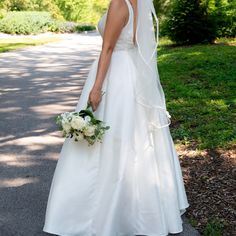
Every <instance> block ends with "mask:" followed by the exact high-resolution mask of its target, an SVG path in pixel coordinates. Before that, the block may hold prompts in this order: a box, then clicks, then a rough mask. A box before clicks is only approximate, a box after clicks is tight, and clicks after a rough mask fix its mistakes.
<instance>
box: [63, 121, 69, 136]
mask: <svg viewBox="0 0 236 236" xmlns="http://www.w3.org/2000/svg"><path fill="white" fill-rule="evenodd" d="M62 128H63V130H64V131H65V132H66V133H69V132H70V129H71V125H70V123H68V122H62Z"/></svg>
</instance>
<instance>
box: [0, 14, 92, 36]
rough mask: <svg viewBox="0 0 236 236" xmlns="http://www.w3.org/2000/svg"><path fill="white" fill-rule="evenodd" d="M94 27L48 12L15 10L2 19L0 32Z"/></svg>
mask: <svg viewBox="0 0 236 236" xmlns="http://www.w3.org/2000/svg"><path fill="white" fill-rule="evenodd" d="M93 29H94V27H93V26H91V25H78V24H77V23H75V22H66V21H61V20H56V19H53V18H52V16H51V14H50V13H48V12H34V11H33V12H30V11H20V12H18V11H13V12H8V13H7V14H6V16H5V17H4V18H3V19H1V20H0V32H4V33H8V34H38V33H43V32H48V31H50V32H61V33H70V32H75V31H79V32H81V31H85V30H87V31H88V30H93Z"/></svg>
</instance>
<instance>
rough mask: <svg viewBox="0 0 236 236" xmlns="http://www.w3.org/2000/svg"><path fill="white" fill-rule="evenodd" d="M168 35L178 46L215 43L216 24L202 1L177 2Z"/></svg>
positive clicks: (174, 5)
mask: <svg viewBox="0 0 236 236" xmlns="http://www.w3.org/2000/svg"><path fill="white" fill-rule="evenodd" d="M165 27H166V30H165V32H166V34H167V35H168V36H169V37H170V39H171V40H173V41H175V42H176V43H178V44H195V43H202V42H213V41H214V39H215V38H216V24H215V21H214V19H213V18H212V17H210V16H209V15H208V14H207V9H206V7H204V6H203V5H201V1H200V0H175V2H174V4H173V7H172V10H171V12H170V15H169V16H168V20H167V22H166V26H165Z"/></svg>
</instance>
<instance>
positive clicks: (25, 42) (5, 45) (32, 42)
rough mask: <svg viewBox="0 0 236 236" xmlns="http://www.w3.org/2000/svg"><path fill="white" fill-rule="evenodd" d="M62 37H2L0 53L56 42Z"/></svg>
mask: <svg viewBox="0 0 236 236" xmlns="http://www.w3.org/2000/svg"><path fill="white" fill-rule="evenodd" d="M59 40H60V39H59V38H58V37H48V38H40V39H32V38H28V37H19V38H9V39H0V53H2V52H8V51H12V50H15V49H19V48H25V47H28V46H36V45H42V44H46V43H50V42H56V41H59Z"/></svg>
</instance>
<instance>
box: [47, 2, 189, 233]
mask: <svg viewBox="0 0 236 236" xmlns="http://www.w3.org/2000/svg"><path fill="white" fill-rule="evenodd" d="M152 15H153V16H154V18H155V19H156V20H157V18H156V14H155V10H154V7H153V3H152V1H151V0H112V1H111V2H110V5H109V9H108V11H107V13H106V14H104V15H103V17H102V18H101V20H100V21H99V24H98V29H99V31H100V33H101V35H102V37H103V46H102V51H101V54H100V57H99V58H97V60H95V62H94V63H93V65H92V67H91V70H90V72H89V75H88V78H87V80H86V83H85V86H84V88H83V91H82V94H81V96H80V100H79V102H78V105H77V108H76V110H77V111H80V110H81V109H84V108H85V107H86V105H87V103H90V104H91V106H92V109H93V111H94V114H95V116H96V117H97V118H99V119H101V120H103V121H104V122H106V124H107V125H109V126H110V129H109V130H108V131H106V133H105V136H104V137H103V142H102V143H95V144H94V145H92V146H88V145H87V144H86V143H85V142H83V141H80V142H75V141H73V139H69V138H67V139H66V140H65V142H64V144H63V147H62V150H61V153H60V157H59V160H58V163H57V167H56V170H55V173H54V177H53V181H52V185H51V190H50V194H49V199H48V205H47V212H46V220H45V225H44V229H43V230H44V231H45V232H48V233H52V234H57V235H62V236H72V235H73V236H87V235H88V236H134V235H147V236H154V235H155V236H161V235H168V233H179V232H181V231H182V230H183V228H182V219H181V215H182V214H183V213H184V212H185V211H186V208H187V207H188V206H189V204H188V201H187V197H186V193H185V188H184V184H183V178H182V173H181V169H180V165H179V160H178V156H177V154H176V151H175V148H174V144H173V141H172V138H171V135H170V132H169V124H170V120H169V118H170V116H169V115H168V112H167V111H166V105H165V97H164V93H163V91H162V87H161V84H160V81H159V77H158V71H157V66H156V41H155V35H154V29H153V20H152ZM103 92H105V93H104V95H103V96H102V93H103Z"/></svg>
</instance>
